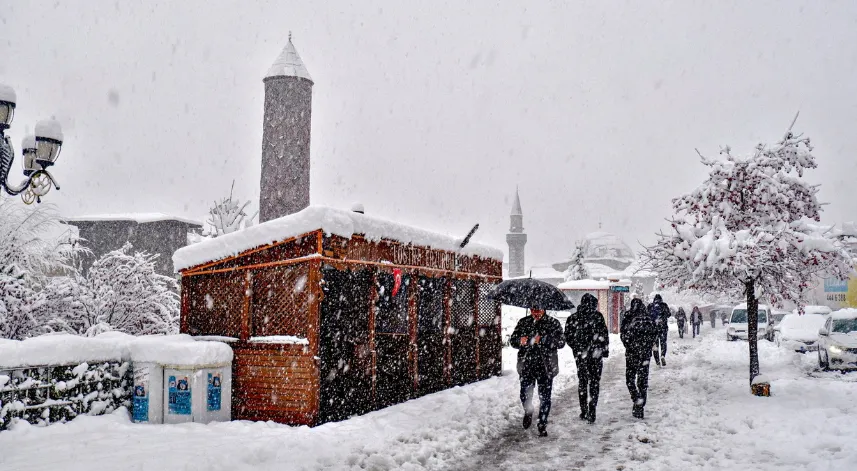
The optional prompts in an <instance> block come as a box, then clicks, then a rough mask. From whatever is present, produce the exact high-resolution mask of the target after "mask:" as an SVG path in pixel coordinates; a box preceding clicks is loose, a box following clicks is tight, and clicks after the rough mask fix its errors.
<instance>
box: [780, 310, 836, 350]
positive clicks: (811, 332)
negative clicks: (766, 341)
mask: <svg viewBox="0 0 857 471" xmlns="http://www.w3.org/2000/svg"><path fill="white" fill-rule="evenodd" d="M826 320H827V316H825V315H822V314H810V313H807V314H803V315H799V314H788V315H786V316H785V317H783V320H782V321H780V323H779V324H777V325H776V326H774V338H775V339H776V342H777V346H779V347H784V348H788V349H789V350H794V351H796V352H801V353H806V352H814V351H816V350H818V330H819V329H821V328H822V327H824V323H825V321H826Z"/></svg>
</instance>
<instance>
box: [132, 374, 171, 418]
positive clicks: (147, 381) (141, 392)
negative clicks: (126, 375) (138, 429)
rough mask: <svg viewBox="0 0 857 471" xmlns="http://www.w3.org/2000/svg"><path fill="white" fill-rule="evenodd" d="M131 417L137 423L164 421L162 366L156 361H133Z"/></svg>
mask: <svg viewBox="0 0 857 471" xmlns="http://www.w3.org/2000/svg"><path fill="white" fill-rule="evenodd" d="M131 418H132V420H133V421H134V422H137V423H150V424H162V423H164V368H163V367H162V366H161V365H158V364H157V363H150V362H138V363H134V391H133V396H132V398H131Z"/></svg>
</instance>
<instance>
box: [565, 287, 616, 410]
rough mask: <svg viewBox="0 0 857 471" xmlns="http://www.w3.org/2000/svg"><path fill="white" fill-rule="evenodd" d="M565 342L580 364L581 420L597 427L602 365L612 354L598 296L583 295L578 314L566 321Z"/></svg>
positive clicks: (578, 386)
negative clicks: (596, 410) (596, 297)
mask: <svg viewBox="0 0 857 471" xmlns="http://www.w3.org/2000/svg"><path fill="white" fill-rule="evenodd" d="M565 341H566V343H568V346H569V347H571V350H572V352H574V362H575V363H576V364H577V381H578V383H577V394H578V397H579V398H580V418H581V419H584V420H587V421H589V423H593V422H595V408H596V407H597V406H598V392H599V390H600V388H601V370H602V366H603V364H602V361H603V359H604V358H607V356H608V355H609V354H610V351H609V345H610V337H609V335H608V332H607V324H606V323H605V322H604V315H603V314H601V313H600V312H598V300H597V299H595V296H593V295H591V294H589V293H587V294H584V295H583V298H581V300H580V306H578V307H577V312H575V313H574V314H572V315H571V316H569V318H568V320H567V321H566V324H565Z"/></svg>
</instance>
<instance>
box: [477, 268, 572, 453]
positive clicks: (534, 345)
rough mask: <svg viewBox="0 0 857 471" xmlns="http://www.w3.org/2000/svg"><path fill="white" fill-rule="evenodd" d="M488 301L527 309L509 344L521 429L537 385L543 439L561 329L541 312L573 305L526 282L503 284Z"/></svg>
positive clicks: (530, 414)
mask: <svg viewBox="0 0 857 471" xmlns="http://www.w3.org/2000/svg"><path fill="white" fill-rule="evenodd" d="M490 297H491V298H492V299H494V300H496V301H499V302H501V303H503V304H509V305H512V306H518V307H524V308H528V309H530V315H528V316H526V317H524V318H523V319H521V320H519V321H518V324H517V325H516V326H515V330H514V331H513V332H512V336H511V337H510V338H509V344H510V345H511V346H512V348H514V349H516V350H518V365H517V369H518V375H519V376H520V380H521V404H522V405H523V407H524V420H523V426H524V428H525V429H528V428H530V426H531V425H532V423H533V412H534V408H533V392H534V389H535V387H536V385H538V388H539V402H540V404H539V416H538V430H539V436H540V437H546V436H547V435H548V432H547V425H548V415H549V414H550V410H551V393H552V391H553V379H554V377H556V375H557V374H559V358H558V356H557V350H559V349H560V348H562V347H564V346H565V340H564V339H563V335H562V325H561V324H560V323H559V321H558V320H557V319H555V318H553V317H551V316H548V315H547V314H546V313H545V311H546V310H551V311H567V310H570V309H572V308H574V304H572V303H571V301H569V300H568V299H567V298H566V297H565V295H564V294H563V293H562V291H560V290H559V289H557V288H556V287H554V286H552V285H550V284H548V283H544V282H541V281H538V280H533V279H529V278H526V279H518V280H508V281H504V282H503V283H500V284H499V285H498V286H497V287H496V288H495V289H494V291H492V292H491V295H490Z"/></svg>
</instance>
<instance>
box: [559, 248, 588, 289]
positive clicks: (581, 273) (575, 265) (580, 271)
mask: <svg viewBox="0 0 857 471" xmlns="http://www.w3.org/2000/svg"><path fill="white" fill-rule="evenodd" d="M564 275H565V281H576V280H588V279H589V277H590V276H589V270H587V268H586V264H585V263H584V262H583V244H582V243H581V242H580V241H578V242H577V244H576V245H575V247H574V252H573V253H572V254H571V264H569V265H568V268H567V269H566V270H565V273H564Z"/></svg>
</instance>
